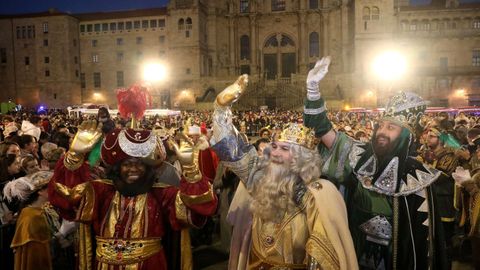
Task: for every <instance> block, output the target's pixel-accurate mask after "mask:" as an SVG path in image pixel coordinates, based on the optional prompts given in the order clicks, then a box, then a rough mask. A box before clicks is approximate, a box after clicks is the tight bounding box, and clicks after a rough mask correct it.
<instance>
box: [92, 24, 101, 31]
mask: <svg viewBox="0 0 480 270" xmlns="http://www.w3.org/2000/svg"><path fill="white" fill-rule="evenodd" d="M93 29H94V31H95V32H100V24H99V23H96V24H94V25H93Z"/></svg>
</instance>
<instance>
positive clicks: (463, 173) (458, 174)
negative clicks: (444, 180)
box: [452, 167, 472, 186]
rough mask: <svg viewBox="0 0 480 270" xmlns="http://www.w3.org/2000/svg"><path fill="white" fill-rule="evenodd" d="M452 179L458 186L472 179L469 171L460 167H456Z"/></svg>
mask: <svg viewBox="0 0 480 270" xmlns="http://www.w3.org/2000/svg"><path fill="white" fill-rule="evenodd" d="M452 177H453V179H455V183H456V184H457V185H459V186H461V185H462V183H463V182H465V181H467V180H470V179H472V176H471V175H470V171H469V170H465V169H464V168H462V167H457V169H455V172H453V173H452Z"/></svg>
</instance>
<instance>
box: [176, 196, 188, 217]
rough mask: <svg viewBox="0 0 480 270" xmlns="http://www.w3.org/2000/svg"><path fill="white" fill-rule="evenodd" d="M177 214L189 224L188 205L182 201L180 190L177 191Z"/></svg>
mask: <svg viewBox="0 0 480 270" xmlns="http://www.w3.org/2000/svg"><path fill="white" fill-rule="evenodd" d="M175 216H176V217H177V219H178V220H180V221H181V222H183V223H185V224H188V212H187V207H186V206H185V204H184V203H183V201H182V198H181V196H180V192H178V193H177V196H176V198H175Z"/></svg>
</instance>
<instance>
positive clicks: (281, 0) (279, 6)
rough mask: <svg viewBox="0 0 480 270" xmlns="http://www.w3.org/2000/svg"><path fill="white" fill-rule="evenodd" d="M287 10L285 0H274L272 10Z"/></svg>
mask: <svg viewBox="0 0 480 270" xmlns="http://www.w3.org/2000/svg"><path fill="white" fill-rule="evenodd" d="M283 10H285V0H272V11H283Z"/></svg>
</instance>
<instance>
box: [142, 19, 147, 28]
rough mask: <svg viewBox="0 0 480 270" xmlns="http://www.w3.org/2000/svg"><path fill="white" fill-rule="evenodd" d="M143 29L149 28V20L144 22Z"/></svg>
mask: <svg viewBox="0 0 480 270" xmlns="http://www.w3.org/2000/svg"><path fill="white" fill-rule="evenodd" d="M142 28H148V20H143V21H142Z"/></svg>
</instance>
